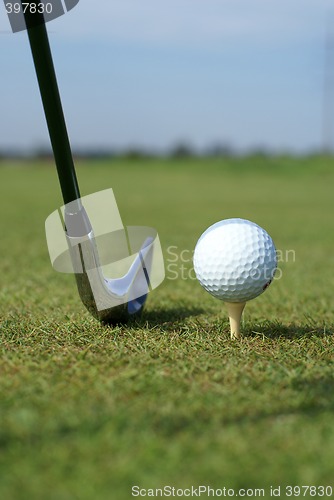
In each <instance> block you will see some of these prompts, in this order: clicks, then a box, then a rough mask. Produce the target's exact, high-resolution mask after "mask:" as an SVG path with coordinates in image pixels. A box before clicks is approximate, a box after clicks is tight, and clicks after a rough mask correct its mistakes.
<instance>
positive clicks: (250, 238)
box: [194, 219, 277, 302]
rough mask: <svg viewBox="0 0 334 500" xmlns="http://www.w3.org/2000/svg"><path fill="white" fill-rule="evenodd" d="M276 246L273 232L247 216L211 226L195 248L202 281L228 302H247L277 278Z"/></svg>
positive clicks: (198, 277) (199, 277) (203, 284)
mask: <svg viewBox="0 0 334 500" xmlns="http://www.w3.org/2000/svg"><path fill="white" fill-rule="evenodd" d="M276 268H277V257H276V248H275V245H274V243H273V240H272V239H271V237H270V236H269V234H268V233H267V232H266V231H265V230H264V229H262V228H261V227H260V226H258V225H257V224H254V223H253V222H250V221H248V220H244V219H226V220H222V221H220V222H217V223H216V224H213V225H212V226H210V227H209V228H208V229H207V230H206V231H205V232H204V233H203V234H202V236H201V237H200V239H199V240H198V242H197V245H196V248H195V252H194V269H195V273H196V276H197V279H198V281H199V282H200V284H201V285H202V286H203V288H205V290H207V291H208V292H209V293H210V294H211V295H213V296H214V297H217V298H218V299H220V300H224V301H225V302H247V301H248V300H251V299H254V298H255V297H257V296H258V295H260V294H261V293H262V292H264V290H266V288H268V286H269V285H270V283H271V282H272V280H273V277H274V274H275V271H276Z"/></svg>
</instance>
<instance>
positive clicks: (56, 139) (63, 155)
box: [24, 9, 80, 204]
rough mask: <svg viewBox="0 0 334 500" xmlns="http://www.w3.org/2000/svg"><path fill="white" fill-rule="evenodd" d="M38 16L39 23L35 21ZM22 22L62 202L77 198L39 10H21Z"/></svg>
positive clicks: (50, 57) (64, 125) (69, 153)
mask: <svg viewBox="0 0 334 500" xmlns="http://www.w3.org/2000/svg"><path fill="white" fill-rule="evenodd" d="M37 16H41V18H40V24H38V25H37V26H34V24H36V18H37ZM24 17H25V22H26V26H27V31H28V37H29V42H30V47H31V51H32V56H33V60H34V65H35V69H36V74H37V79H38V84H39V89H40V93H41V97H42V102H43V107H44V112H45V117H46V121H47V125H48V129H49V134H50V140H51V144H52V149H53V154H54V157H55V162H56V166H57V172H58V177H59V182H60V187H61V191H62V195H63V199H64V203H65V204H67V203H70V202H73V201H75V200H78V199H79V198H80V191H79V186H78V181H77V176H76V172H75V167H74V162H73V157H72V152H71V146H70V141H69V137H68V133H67V128H66V122H65V117H64V112H63V108H62V104H61V99H60V94H59V89H58V84H57V78H56V73H55V69H54V64H53V60H52V54H51V49H50V44H49V39H48V34H47V30H46V26H45V22H44V17H43V14H38V13H36V14H31V13H30V9H26V10H25V14H24Z"/></svg>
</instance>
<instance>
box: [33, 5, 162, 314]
mask: <svg viewBox="0 0 334 500" xmlns="http://www.w3.org/2000/svg"><path fill="white" fill-rule="evenodd" d="M24 18H25V23H26V27H27V32H28V37H29V42H30V47H31V51H32V56H33V60H34V65H35V70H36V74H37V79H38V84H39V89H40V93H41V97H42V102H43V107H44V112H45V117H46V121H47V125H48V130H49V135H50V140H51V144H52V149H53V154H54V158H55V163H56V167H57V172H58V178H59V182H60V187H61V192H62V196H63V199H64V204H65V214H64V226H65V231H66V238H67V241H68V246H69V250H70V254H71V259H72V263H73V269H74V273H75V278H76V282H77V288H78V291H79V295H80V298H81V300H82V302H83V304H84V305H85V307H86V308H87V309H88V311H89V312H90V313H91V314H92V315H93V316H94V317H95V318H97V319H99V320H100V321H102V322H106V323H118V322H123V321H126V320H128V319H129V318H130V317H134V316H137V315H138V314H139V313H140V312H141V310H142V308H143V306H144V303H145V301H146V297H147V293H148V291H149V276H150V262H151V261H152V259H153V255H152V253H153V249H152V245H151V243H152V239H147V240H146V241H145V242H144V244H143V246H142V248H141V250H140V252H139V254H138V255H137V257H136V258H135V260H134V261H133V263H132V265H131V267H130V269H129V271H128V272H127V273H126V274H125V275H124V276H123V277H121V278H116V279H108V278H106V277H105V276H104V275H103V273H102V271H101V266H100V261H99V255H98V251H97V246H96V242H95V237H94V232H93V228H92V226H91V224H90V221H89V218H88V216H87V213H86V211H85V209H84V207H83V205H82V202H81V199H80V190H79V186H78V181H77V176H76V172H75V167H74V162H73V156H72V151H71V146H70V141H69V137H68V133H67V127H66V123H65V117H64V113H63V108H62V104H61V99H60V94H59V89H58V84H57V78H56V73H55V69H54V64H53V59H52V54H51V49H50V44H49V39H48V34H47V30H46V25H45V20H44V17H43V14H40V13H37V12H36V13H33V14H32V13H31V11H30V9H29V8H28V9H26V10H25V11H24ZM78 269H81V270H82V271H81V272H77V271H76V270H78ZM97 297H98V299H99V303H101V302H102V303H103V304H104V307H103V309H102V310H101V308H100V307H97V304H96V298H97Z"/></svg>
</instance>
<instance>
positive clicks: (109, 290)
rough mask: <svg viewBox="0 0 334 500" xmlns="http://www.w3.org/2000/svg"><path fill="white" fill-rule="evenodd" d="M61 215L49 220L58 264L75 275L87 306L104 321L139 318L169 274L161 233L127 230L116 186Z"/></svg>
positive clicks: (54, 259) (53, 257)
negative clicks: (116, 194) (165, 266)
mask: <svg viewBox="0 0 334 500" xmlns="http://www.w3.org/2000/svg"><path fill="white" fill-rule="evenodd" d="M85 208H87V211H88V213H89V215H88V214H87V211H86V209H85ZM60 213H61V217H60V216H59V212H58V211H57V212H54V213H53V214H51V215H50V216H49V217H48V219H47V221H46V234H47V242H48V247H49V253H50V258H51V262H52V265H53V267H54V268H55V269H56V270H57V271H60V272H67V273H68V272H70V273H73V274H74V275H75V279H76V283H77V288H78V291H79V295H80V298H81V300H82V302H83V304H84V305H85V307H86V308H87V310H88V311H89V312H90V313H91V314H92V315H93V316H94V317H95V318H97V319H98V320H100V321H101V322H104V323H120V322H125V321H128V320H129V319H130V318H135V317H138V315H140V313H141V311H142V309H143V306H144V304H145V301H146V298H147V295H148V293H149V292H150V291H151V290H153V289H154V288H156V287H157V286H158V285H159V284H160V283H161V282H162V281H163V279H164V275H165V271H164V263H163V256H162V250H161V246H160V241H159V237H158V235H157V233H156V231H155V230H154V229H152V228H147V227H140V226H139V227H136V226H134V227H128V228H127V229H125V228H124V226H123V224H122V221H121V218H120V215H119V211H118V208H117V204H116V200H115V198H114V195H113V192H112V190H111V189H109V190H105V191H102V192H99V193H95V194H94V195H89V196H87V197H85V198H82V199H80V200H75V201H74V202H71V203H69V204H67V205H65V206H64V207H62V209H61V212H60ZM103 216H104V217H103ZM101 219H102V220H101ZM93 227H95V228H96V231H95V230H93ZM109 274H111V276H109Z"/></svg>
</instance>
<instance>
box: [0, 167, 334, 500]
mask: <svg viewBox="0 0 334 500" xmlns="http://www.w3.org/2000/svg"><path fill="white" fill-rule="evenodd" d="M78 175H79V178H80V181H81V185H82V194H89V193H90V192H95V191H98V190H102V189H105V188H107V187H113V188H114V191H115V195H116V198H117V201H118V204H119V208H120V211H121V214H122V216H123V222H124V223H125V224H126V225H148V226H152V227H155V228H157V229H158V231H159V234H160V238H161V243H162V247H163V250H164V254H165V258H166V275H167V279H166V280H165V282H164V284H163V285H161V287H159V288H158V289H157V290H156V291H155V292H154V293H152V294H151V295H150V296H149V300H148V303H147V307H146V310H145V313H144V314H143V317H142V319H141V320H140V322H138V323H133V324H130V325H128V326H127V327H124V326H123V327H120V326H118V327H115V328H111V327H103V326H101V325H100V324H99V323H97V322H96V321H95V320H94V319H92V318H91V317H90V316H89V314H88V313H86V312H85V310H84V309H83V306H82V304H81V302H80V300H79V298H78V295H77V293H76V288H75V284H74V278H73V277H72V276H67V275H61V274H57V273H56V272H54V271H53V270H52V268H51V266H50V264H49V260H48V255H47V248H46V244H45V237H44V221H45V219H46V217H47V216H48V215H49V214H50V213H51V212H52V211H53V210H55V209H56V208H57V207H58V206H59V205H60V204H61V198H60V192H59V188H58V183H57V179H56V174H55V171H54V168H53V166H52V164H50V165H49V164H36V165H33V164H19V163H18V164H11V165H9V164H5V163H3V164H0V194H1V197H0V199H1V212H2V217H1V219H0V230H1V238H0V255H1V258H0V274H1V282H0V335H1V337H0V338H1V344H0V345H1V360H0V394H1V396H0V449H1V453H0V498H1V499H4V500H7V499H8V500H11V499H15V500H16V499H22V500H23V499H24V500H30V499H33V500H35V499H36V500H39V499H43V500H45V499H48V500H53V499H54V500H67V499H80V500H81V499H82V500H85V499H94V500H95V499H96V500H104V499H117V500H122V499H127V498H131V486H132V485H140V486H141V487H143V488H155V487H161V486H163V485H174V486H175V487H178V488H182V487H187V486H189V485H194V486H196V485H201V484H204V485H210V486H211V487H215V488H222V487H224V486H226V487H230V488H235V489H238V488H267V489H268V491H269V486H270V485H286V484H291V485H294V484H297V485H303V484H306V485H312V484H313V485H321V484H323V485H328V484H332V485H333V462H334V419H333V413H334V375H333V373H334V372H333V369H334V363H333V360H334V342H333V323H334V304H333V300H332V297H333V289H334V251H333V234H334V217H333V184H334V168H333V163H332V164H331V162H330V160H329V159H326V158H309V159H303V160H302V159H301V160H297V159H292V158H275V159H265V158H248V159H235V160H225V161H223V160H218V159H217V160H185V161H182V162H181V161H180V162H178V161H176V160H175V161H167V160H165V161H164V160H159V161H158V160H148V161H147V162H141V161H136V162H127V161H114V162H111V163H90V164H89V163H81V164H79V165H78ZM228 217H243V218H247V219H250V220H253V221H254V222H257V223H258V224H260V225H261V226H263V227H264V228H265V229H267V230H268V232H269V233H270V234H271V235H272V237H273V239H274V241H275V243H276V246H277V247H278V249H279V250H280V251H281V252H282V255H285V253H286V252H287V251H289V250H290V251H293V252H294V257H295V258H292V257H293V256H292V253H291V252H290V253H288V257H289V258H288V259H287V261H285V262H280V269H281V271H282V278H281V279H280V280H276V281H275V282H274V283H273V285H272V286H271V287H270V289H269V290H268V292H266V293H265V294H264V295H262V296H261V297H259V298H258V299H256V300H254V301H252V302H250V303H249V304H248V305H247V308H246V310H245V319H244V324H243V331H244V338H243V339H242V340H241V341H240V342H231V341H230V339H229V332H228V322H227V317H226V312H225V309H224V305H223V304H222V303H221V302H219V301H216V300H215V299H213V298H212V297H210V296H209V295H208V294H206V292H204V291H203V290H202V289H201V287H200V286H199V285H198V283H197V282H196V281H195V280H194V279H193V274H192V272H191V252H192V250H193V248H194V246H195V243H196V241H197V239H198V237H199V236H200V234H201V233H202V232H203V230H204V229H206V228H207V227H208V226H209V225H211V224H212V223H213V222H216V221H218V220H220V219H223V218H228ZM170 247H173V248H172V249H171V248H170ZM182 251H183V253H181V252H182ZM171 252H173V255H172V254H171ZM175 254H177V255H178V256H179V258H178V259H177V261H176V262H171V259H172V258H173V259H174V260H175ZM181 256H183V257H184V259H183V260H184V261H185V262H182V261H181ZM285 260H286V259H285ZM181 266H184V269H183V268H182V267H181ZM182 274H183V277H186V278H187V279H182ZM176 275H177V276H178V277H179V278H178V279H174V278H175V276H176ZM283 497H284V496H283ZM268 498H269V495H268Z"/></svg>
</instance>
